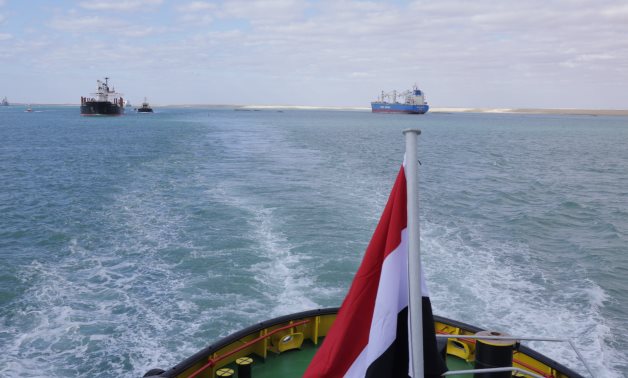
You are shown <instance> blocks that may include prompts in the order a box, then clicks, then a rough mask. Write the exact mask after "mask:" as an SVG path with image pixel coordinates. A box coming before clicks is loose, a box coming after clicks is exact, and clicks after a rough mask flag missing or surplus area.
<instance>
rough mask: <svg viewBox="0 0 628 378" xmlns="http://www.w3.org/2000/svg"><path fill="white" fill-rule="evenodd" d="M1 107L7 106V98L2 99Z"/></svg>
mask: <svg viewBox="0 0 628 378" xmlns="http://www.w3.org/2000/svg"><path fill="white" fill-rule="evenodd" d="M1 105H2V106H9V100H7V98H6V97H5V98H3V99H2V103H1Z"/></svg>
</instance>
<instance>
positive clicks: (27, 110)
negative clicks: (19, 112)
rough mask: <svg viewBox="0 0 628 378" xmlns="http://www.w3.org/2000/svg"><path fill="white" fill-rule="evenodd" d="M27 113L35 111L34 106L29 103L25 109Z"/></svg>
mask: <svg viewBox="0 0 628 378" xmlns="http://www.w3.org/2000/svg"><path fill="white" fill-rule="evenodd" d="M24 111H25V112H26V113H31V112H32V111H33V108H31V106H30V105H28V107H26V110H24Z"/></svg>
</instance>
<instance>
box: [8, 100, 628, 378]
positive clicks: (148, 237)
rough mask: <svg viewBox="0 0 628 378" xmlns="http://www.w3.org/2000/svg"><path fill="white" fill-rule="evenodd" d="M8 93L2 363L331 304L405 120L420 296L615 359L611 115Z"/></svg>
mask: <svg viewBox="0 0 628 378" xmlns="http://www.w3.org/2000/svg"><path fill="white" fill-rule="evenodd" d="M23 110H24V109H22V108H20V107H8V108H2V109H0V375H2V376H5V377H73V376H91V377H111V376H120V377H138V376H141V375H142V374H143V373H144V372H146V371H147V370H149V369H150V368H154V367H161V368H164V369H165V368H168V367H171V366H173V365H174V364H176V363H178V362H179V361H181V360H182V359H184V358H186V357H188V356H190V355H191V354H193V353H195V352H196V351H198V350H200V349H202V348H203V347H205V346H207V345H208V344H210V343H211V342H213V341H215V340H216V339H218V338H220V337H222V336H226V335H228V334H230V333H231V332H234V331H236V330H239V329H241V328H244V327H247V326H249V325H252V324H254V323H257V322H259V321H262V320H265V319H269V318H272V317H276V316H280V315H284V314H289V313H294V312H298V311H302V310H308V309H314V308H321V307H331V306H338V305H340V303H341V302H342V299H343V298H344V295H345V293H346V291H347V288H348V286H349V285H350V283H351V280H352V277H353V275H354V273H355V271H356V269H357V267H358V264H359V263H360V260H361V257H362V255H363V252H364V250H365V248H366V245H367V244H368V242H369V239H370V237H371V235H372V232H373V230H374V229H375V226H376V224H377V221H378V219H379V216H380V214H381V211H382V209H383V207H384V205H385V202H386V200H387V197H388V194H389V191H390V189H391V187H392V184H393V181H394V179H395V177H396V174H397V172H398V170H399V167H400V165H401V162H402V159H403V149H404V146H405V143H404V139H403V135H402V133H401V132H402V130H404V129H406V128H420V129H421V130H422V134H421V136H420V138H419V158H420V162H421V165H420V173H419V181H420V184H419V187H420V206H421V241H422V247H421V250H422V253H423V264H424V268H425V270H426V275H427V281H428V286H429V289H430V292H431V298H432V301H433V306H434V312H435V313H436V314H440V315H443V316H447V317H450V318H453V319H457V320H460V321H463V322H466V323H470V324H473V325H476V326H479V327H483V328H488V329H491V330H498V331H502V332H507V333H510V334H512V335H516V336H530V337H553V338H569V339H573V340H574V342H575V344H577V346H578V348H579V349H580V351H581V352H582V354H583V355H584V356H585V358H586V360H587V362H588V363H589V364H590V365H591V366H592V368H593V369H594V371H595V372H597V375H598V377H622V376H626V375H628V363H627V362H626V361H628V341H626V338H625V336H626V335H628V281H627V280H626V278H625V277H626V276H627V275H628V148H626V142H628V118H626V117H592V116H568V115H515V114H445V113H428V114H427V115H425V116H407V115H382V114H371V113H369V112H361V111H320V110H310V111H300V110H285V111H277V110H264V111H233V109H176V108H167V109H157V110H156V113H154V114H127V115H124V116H121V117H112V118H109V117H81V116H79V114H78V113H79V112H78V108H76V107H41V108H35V109H34V110H35V112H33V113H25V112H24V111H23ZM528 345H530V346H532V347H533V348H535V349H538V350H540V351H541V352H544V353H547V354H548V355H550V356H551V357H553V358H555V359H557V360H559V361H561V362H562V363H564V364H566V365H568V366H569V367H571V368H573V369H575V370H577V371H579V372H581V373H582V374H586V370H585V369H584V367H583V365H582V364H581V363H580V362H579V361H578V359H577V358H576V355H575V353H574V352H573V351H572V350H571V349H570V348H569V346H568V345H567V344H564V343H563V344H560V343H559V344H547V343H528Z"/></svg>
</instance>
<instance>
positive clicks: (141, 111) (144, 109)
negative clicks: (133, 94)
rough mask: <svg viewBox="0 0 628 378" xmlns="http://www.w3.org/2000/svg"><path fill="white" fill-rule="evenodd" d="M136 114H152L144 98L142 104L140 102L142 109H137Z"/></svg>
mask: <svg viewBox="0 0 628 378" xmlns="http://www.w3.org/2000/svg"><path fill="white" fill-rule="evenodd" d="M137 112H138V113H152V112H153V108H151V107H150V105H148V101H146V97H144V102H142V107H141V108H137Z"/></svg>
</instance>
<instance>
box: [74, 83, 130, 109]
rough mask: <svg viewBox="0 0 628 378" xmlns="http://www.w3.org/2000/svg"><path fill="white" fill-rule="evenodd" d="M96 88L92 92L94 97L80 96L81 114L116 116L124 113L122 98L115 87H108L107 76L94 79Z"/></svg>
mask: <svg viewBox="0 0 628 378" xmlns="http://www.w3.org/2000/svg"><path fill="white" fill-rule="evenodd" d="M96 82H97V83H98V90H97V91H96V92H94V93H92V96H94V97H81V115H84V116H94V115H107V116H116V115H121V114H123V113H124V98H122V93H117V92H116V90H115V88H113V87H112V88H109V78H108V77H106V78H105V81H104V82H103V81H100V80H97V81H96Z"/></svg>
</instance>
